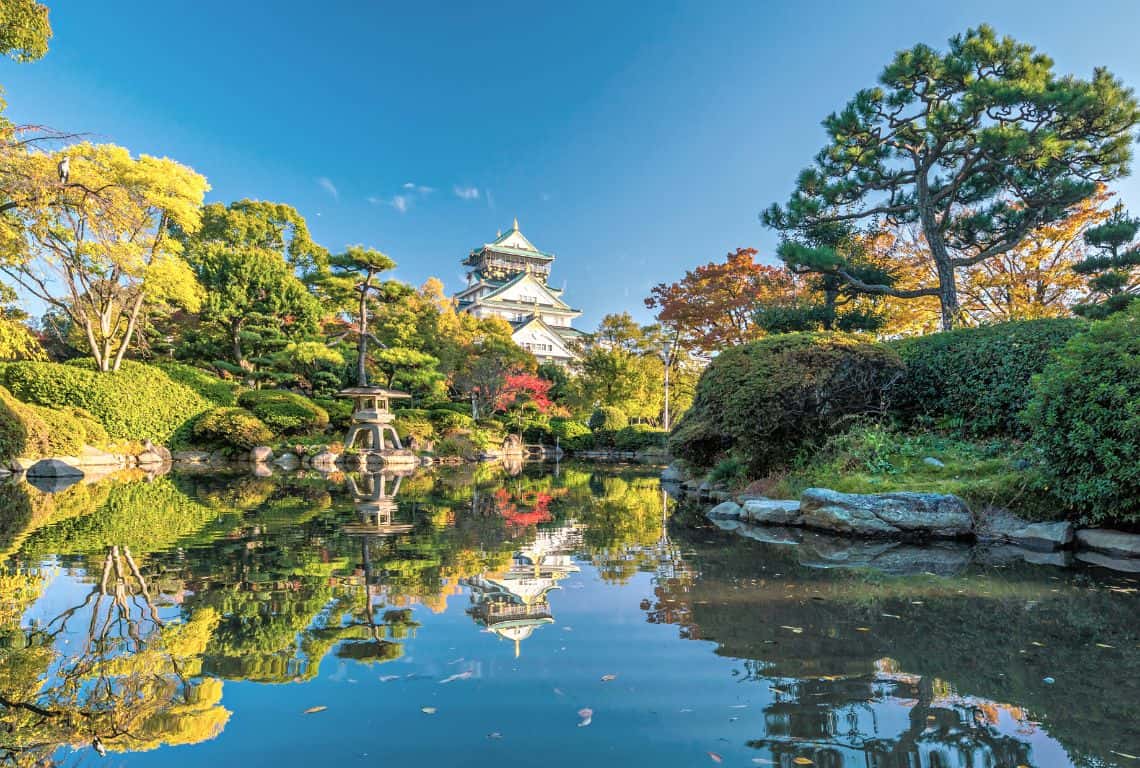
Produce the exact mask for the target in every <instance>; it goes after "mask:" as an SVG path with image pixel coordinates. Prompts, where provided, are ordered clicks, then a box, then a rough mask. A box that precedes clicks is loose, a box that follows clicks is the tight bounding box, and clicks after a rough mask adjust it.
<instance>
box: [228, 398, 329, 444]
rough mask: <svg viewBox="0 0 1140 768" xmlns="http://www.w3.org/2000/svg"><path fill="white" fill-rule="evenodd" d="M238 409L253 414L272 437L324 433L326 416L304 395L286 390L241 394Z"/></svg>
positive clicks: (322, 410)
mask: <svg viewBox="0 0 1140 768" xmlns="http://www.w3.org/2000/svg"><path fill="white" fill-rule="evenodd" d="M238 405H240V406H241V407H242V408H245V409H247V410H249V411H252V412H253V415H254V416H256V417H257V418H259V419H261V420H262V421H263V422H264V423H265V426H267V427H269V428H270V429H272V430H273V432H274V433H275V434H279V435H291V434H298V433H302V432H313V431H316V430H321V429H324V428H325V427H327V426H328V424H329V414H328V411H326V410H325V409H324V408H322V407H320V406H319V405H317V404H316V403H314V402H313V401H312V400H310V399H309V398H307V397H305V396H304V395H298V394H297V393H296V392H290V391H288V390H285V389H251V390H248V391H246V392H243V393H242V394H241V397H239V398H238Z"/></svg>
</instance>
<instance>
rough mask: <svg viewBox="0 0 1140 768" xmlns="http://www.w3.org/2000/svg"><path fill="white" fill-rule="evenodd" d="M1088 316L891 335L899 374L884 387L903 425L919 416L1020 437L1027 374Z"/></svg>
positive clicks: (972, 431) (975, 432)
mask: <svg viewBox="0 0 1140 768" xmlns="http://www.w3.org/2000/svg"><path fill="white" fill-rule="evenodd" d="M1086 327H1087V323H1085V322H1083V321H1080V320H1025V321H1020V322H1013V323H1000V324H997V325H988V326H983V327H981V328H961V329H958V330H955V331H947V332H943V333H935V334H931V335H929V336H920V337H916V338H909V339H903V340H900V341H896V342H891V346H892V347H893V348H894V350H895V351H896V352H898V354H899V357H901V358H902V360H903V362H904V363H905V364H906V375H905V376H903V378H902V379H900V380H899V381H898V383H897V384H896V385H895V386H893V387H892V388H891V391H890V394H889V400H890V406H891V409H892V410H893V411H894V412H895V413H896V414H897V415H898V416H899V418H900V419H901V420H902V422H903V423H904V424H913V423H916V422H917V423H926V424H933V425H935V426H938V427H940V428H943V429H951V430H954V431H956V432H958V433H959V434H962V435H968V436H972V437H983V436H989V435H1006V436H1011V437H1020V436H1024V435H1025V432H1026V429H1025V426H1024V424H1023V423H1022V422H1021V421H1020V419H1019V417H1018V414H1020V413H1021V411H1022V409H1024V407H1025V404H1026V403H1027V402H1028V401H1029V379H1030V378H1031V377H1032V376H1033V375H1034V374H1035V373H1039V372H1041V371H1042V370H1044V369H1045V367H1046V366H1047V365H1048V364H1049V362H1050V360H1052V359H1053V355H1054V353H1055V352H1056V350H1058V349H1059V348H1060V347H1061V346H1063V345H1064V343H1065V342H1066V341H1068V340H1069V339H1070V338H1072V336H1073V335H1075V334H1076V333H1079V332H1080V331H1081V330H1082V329H1083V328H1086Z"/></svg>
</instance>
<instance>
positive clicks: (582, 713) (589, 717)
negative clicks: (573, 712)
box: [578, 707, 594, 728]
mask: <svg viewBox="0 0 1140 768" xmlns="http://www.w3.org/2000/svg"><path fill="white" fill-rule="evenodd" d="M578 717H580V718H582V721H581V722H580V723H578V727H579V728H585V727H586V726H587V725H589V724H590V723H592V722H594V710H592V709H590V708H589V707H582V708H581V709H579V710H578Z"/></svg>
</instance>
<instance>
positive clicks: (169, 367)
mask: <svg viewBox="0 0 1140 768" xmlns="http://www.w3.org/2000/svg"><path fill="white" fill-rule="evenodd" d="M155 367H156V368H158V369H160V370H161V371H162V372H163V373H165V374H166V375H167V376H169V377H170V379H171V380H172V381H177V382H178V383H179V384H182V385H184V386H187V387H190V389H192V390H194V391H195V392H197V393H198V394H199V395H201V396H202V397H204V398H205V399H207V400H209V401H210V402H211V403H213V404H214V405H237V392H238V389H239V388H240V387H239V386H238V384H237V382H233V381H224V380H223V379H219V378H218V377H217V376H215V375H214V374H212V373H210V372H208V371H203V370H202V369H201V368H195V367H194V366H192V365H186V364H185V363H173V362H165V363H155Z"/></svg>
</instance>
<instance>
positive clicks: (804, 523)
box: [662, 467, 1140, 573]
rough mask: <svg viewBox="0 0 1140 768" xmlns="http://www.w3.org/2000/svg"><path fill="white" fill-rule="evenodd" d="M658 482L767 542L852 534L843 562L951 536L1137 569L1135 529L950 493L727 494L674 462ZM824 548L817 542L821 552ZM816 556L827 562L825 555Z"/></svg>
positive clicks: (1028, 553) (1001, 550)
mask: <svg viewBox="0 0 1140 768" xmlns="http://www.w3.org/2000/svg"><path fill="white" fill-rule="evenodd" d="M662 481H663V482H665V483H666V484H673V485H674V486H675V488H676V489H677V490H678V491H679V492H680V493H682V494H684V495H688V496H692V497H696V498H697V499H698V500H701V501H705V502H708V503H714V502H719V503H715V504H714V505H713V506H712V507H711V508H710V509H709V510H708V513H707V514H708V516H709V517H710V518H712V519H713V520H714V521H716V522H717V524H718V525H720V527H722V528H731V529H733V530H737V531H738V532H739V533H741V535H744V536H747V537H749V538H753V539H757V540H760V541H765V542H767V543H770V544H807V543H810V544H811V545H812V546H813V548H814V549H816V550H817V551H818V550H820V549H821V546H822V545H821V542H822V541H824V540H825V539H820V538H819V537H821V536H823V537H826V540H834V539H839V540H842V539H843V538H848V539H851V538H854V539H859V540H861V544H860V547H857V548H858V549H860V551H859V553H857V555H854V560H852V557H853V555H852V552H851V546H850V545H848V546H847V547H845V550H846V555H845V556H844V561H845V562H846V563H847V564H848V565H851V564H853V563H858V562H864V561H865V564H868V565H869V564H871V561H873V560H876V559H878V558H887V559H888V560H891V559H893V560H895V561H899V560H900V559H901V560H906V559H907V558H905V557H903V555H904V554H905V552H904V550H903V549H900V544H905V545H907V546H908V547H909V548H911V549H917V550H918V551H925V552H926V556H925V558H926V559H927V560H929V558H930V557H931V556H932V555H933V554H935V553H936V552H937V551H941V550H937V549H932V546H933V543H937V542H949V541H958V542H970V543H972V544H976V545H979V546H980V547H983V548H984V549H985V550H986V553H987V554H986V556H987V557H997V558H998V559H1001V558H1009V557H1014V556H1016V557H1018V558H1019V559H1021V560H1026V561H1028V562H1034V563H1042V564H1053V565H1065V564H1067V563H1068V562H1070V561H1071V560H1072V559H1073V558H1075V559H1076V560H1079V561H1082V562H1086V563H1089V564H1092V565H1098V566H1102V567H1106V568H1112V569H1114V570H1119V571H1126V572H1132V573H1140V534H1133V533H1125V532H1122V531H1111V530H1105V529H1096V528H1089V529H1079V530H1078V529H1077V528H1076V526H1074V525H1073V524H1072V523H1070V522H1066V521H1060V522H1032V521H1027V520H1023V519H1021V518H1019V517H1017V515H1015V514H1013V513H1012V512H1010V511H1009V510H1005V509H996V508H987V509H981V510H978V511H977V512H974V511H971V510H970V508H969V507H968V506H967V504H966V502H964V501H963V500H962V499H960V498H958V497H957V496H954V495H950V494H937V493H910V492H895V493H875V494H857V493H840V492H838V491H833V490H830V489H827V488H808V489H806V490H805V491H804V492H803V493H802V494H801V495H800V498H799V499H769V498H764V497H758V496H753V495H747V494H741V495H737V496H733V495H732V494H729V493H727V492H725V491H723V490H718V489H716V488H712V487H709V485H708V484H707V483H701V484H694V483H692V482H687V481H685V480H684V479H683V477H682V475H681V473H680V471H678V470H677V468H675V467H670V468H668V469H666V470H665V472H663V473H662ZM884 544H885V545H886V546H884ZM916 544H917V545H919V546H917V547H916V546H915V545H916ZM828 548H829V547H827V546H822V549H823V550H824V551H827V550H828ZM831 548H834V547H831ZM864 550H866V551H864ZM880 550H881V551H880ZM946 551H947V552H948V551H951V550H946ZM909 554H910V555H914V553H909ZM955 557H956V555H955ZM823 559H824V560H825V561H826V560H828V558H827V557H826V556H824V557H823ZM951 559H953V558H951ZM876 567H879V566H876ZM888 570H889V568H888Z"/></svg>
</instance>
